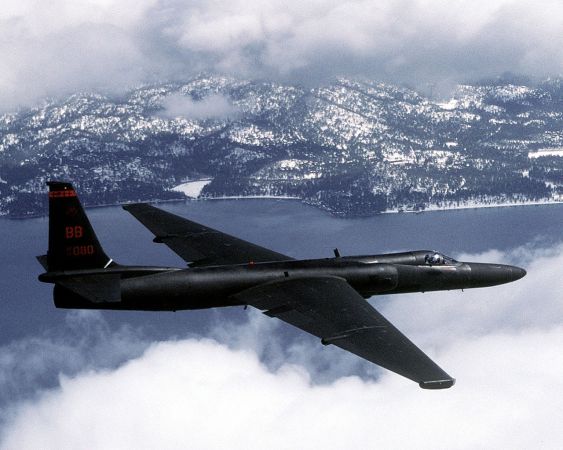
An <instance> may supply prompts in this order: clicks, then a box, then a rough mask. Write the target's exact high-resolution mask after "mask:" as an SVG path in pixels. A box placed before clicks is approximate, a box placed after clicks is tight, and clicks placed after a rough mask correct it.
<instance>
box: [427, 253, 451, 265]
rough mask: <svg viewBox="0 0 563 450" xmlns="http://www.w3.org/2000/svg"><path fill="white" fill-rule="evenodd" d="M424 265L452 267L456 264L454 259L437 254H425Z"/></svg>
mask: <svg viewBox="0 0 563 450" xmlns="http://www.w3.org/2000/svg"><path fill="white" fill-rule="evenodd" d="M424 263H425V264H427V265H429V266H453V265H455V264H458V262H457V261H456V260H455V259H453V258H450V257H449V256H446V255H444V254H443V253H439V252H431V253H427V254H426V255H425V256H424Z"/></svg>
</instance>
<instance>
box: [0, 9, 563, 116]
mask: <svg viewBox="0 0 563 450" xmlns="http://www.w3.org/2000/svg"><path fill="white" fill-rule="evenodd" d="M562 30H563V5H562V4H561V2H557V1H555V0H539V1H535V2H531V1H528V0H493V1H481V0H480V1H469V0H460V1H457V2H448V1H445V0H401V1H395V0H383V1H379V2H369V1H365V0H348V1H345V2H341V1H335V0H316V1H313V2H301V1H297V0H289V1H279V0H274V1H270V2H257V1H250V2H248V1H242V0H212V1H202V0H194V1H180V0H141V1H137V2H133V1H129V0H127V1H117V0H105V1H100V0H97V1H91V2H87V3H84V2H73V1H71V0H56V1H55V2H50V3H49V4H48V5H47V4H44V3H42V2H37V1H35V0H17V1H16V0H7V1H6V2H4V3H3V8H2V11H1V12H0V58H1V60H2V61H3V64H2V67H1V68H0V101H1V102H2V103H3V104H4V105H6V106H10V107H15V106H17V105H21V104H27V103H30V102H34V101H37V100H38V99H41V98H43V97H44V96H47V95H51V96H53V95H54V96H56V95H61V94H65V93H68V92H74V91H76V90H93V89H100V90H109V91H116V92H119V91H121V90H123V89H125V88H126V87H128V86H131V85H133V84H136V83H140V82H150V81H155V80H162V79H172V80H173V79H185V78H187V77H189V76H191V75H193V74H196V73H198V72H201V71H213V72H220V73H225V74H233V75H237V76H243V77H251V78H261V77H266V78H274V79H279V80H285V81H298V82H302V83H307V82H316V81H319V80H321V81H322V80H326V79H328V78H330V77H333V76H338V75H354V76H366V77H369V78H375V79H384V80H390V81H398V82H409V83H412V84H415V85H419V86H420V85H423V84H425V83H449V82H455V81H460V80H467V79H474V78H481V77H485V76H494V75H498V74H500V73H502V72H505V71H512V72H515V73H519V74H524V75H531V76H539V77H543V76H547V75H553V74H560V73H561V72H562V66H563V31H562Z"/></svg>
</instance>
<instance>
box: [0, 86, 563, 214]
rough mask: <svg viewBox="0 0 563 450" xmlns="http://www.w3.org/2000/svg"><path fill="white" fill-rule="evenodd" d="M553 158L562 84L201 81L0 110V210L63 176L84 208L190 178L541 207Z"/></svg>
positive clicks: (218, 185)
mask: <svg viewBox="0 0 563 450" xmlns="http://www.w3.org/2000/svg"><path fill="white" fill-rule="evenodd" d="M170 99H173V100H174V102H175V105H174V107H171V106H170V101H169V100H170ZM171 113H172V114H173V116H170V114H171ZM560 155H562V156H563V82H562V81H561V80H560V79H553V80H546V81H544V82H542V83H539V84H537V85H532V84H531V83H530V84H529V85H525V84H513V83H512V82H510V81H504V82H503V81H499V82H496V83H492V82H489V83H488V84H473V85H469V84H467V85H460V86H458V87H457V88H456V90H455V92H454V94H453V95H452V96H451V97H450V98H448V99H446V100H442V101H436V100H433V99H430V98H428V97H426V96H424V95H423V94H421V93H418V92H416V91H414V90H412V89H409V88H405V87H401V86H394V85H390V84H385V83H378V82H373V81H369V80H353V79H346V78H340V79H336V80H334V81H333V82H332V83H330V84H327V85H323V86H316V87H312V88H304V87H300V86H293V85H284V84H279V83H274V82H269V81H252V80H241V79H235V78H229V77H221V76H213V75H201V76H199V77H197V78H194V79H191V80H188V81H186V82H175V83H161V84H156V85H151V86H142V87H139V88H136V89H132V90H131V91H129V92H127V93H126V94H125V95H123V96H122V97H109V96H104V95H101V94H92V93H82V94H74V95H71V96H69V97H67V98H65V99H62V100H48V101H45V102H44V104H42V105H41V106H37V107H34V108H29V109H23V110H20V111H18V112H16V113H8V114H4V115H2V116H0V213H3V214H9V215H11V216H26V215H29V214H41V213H43V212H44V211H45V210H46V204H45V199H44V195H43V193H44V190H45V187H44V183H45V181H46V180H47V179H67V180H71V181H73V182H74V183H75V184H76V185H77V187H78V188H79V189H80V192H81V195H82V197H83V199H84V200H85V202H86V203H87V204H89V205H99V204H114V203H121V202H128V201H150V200H155V199H161V200H168V199H181V198H184V197H183V194H181V193H179V192H175V191H173V190H172V189H173V188H174V187H176V186H178V185H180V184H182V183H185V182H187V181H193V180H199V179H207V180H210V182H209V183H208V184H206V185H205V186H204V187H203V189H202V190H201V193H200V197H201V198H210V197H225V196H264V195H268V196H285V197H297V198H300V199H302V200H303V201H306V202H307V203H310V204H313V205H317V206H319V207H321V208H323V209H326V210H328V211H330V212H332V213H334V214H338V215H342V216H362V215H372V214H376V213H380V212H384V211H389V210H423V209H427V208H436V207H448V206H449V207H453V206H456V205H457V206H459V205H463V204H478V203H494V202H497V203H498V202H503V203H506V202H517V203H526V202H538V201H541V202H550V201H559V200H561V199H562V198H563V197H562V196H563V157H562V156H560Z"/></svg>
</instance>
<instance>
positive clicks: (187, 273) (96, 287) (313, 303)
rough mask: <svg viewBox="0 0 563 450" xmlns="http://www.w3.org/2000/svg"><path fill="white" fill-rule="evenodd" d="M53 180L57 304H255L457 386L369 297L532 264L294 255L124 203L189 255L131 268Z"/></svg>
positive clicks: (460, 285)
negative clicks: (178, 264) (174, 262)
mask: <svg viewBox="0 0 563 450" xmlns="http://www.w3.org/2000/svg"><path fill="white" fill-rule="evenodd" d="M47 184H48V185H49V250H48V252H47V254H46V255H43V256H39V257H38V259H39V261H40V262H41V264H42V265H43V266H44V267H45V270H46V272H45V273H43V274H41V275H40V276H39V280H41V281H43V282H46V283H53V284H54V285H55V287H54V293H53V296H54V302H55V306H56V307H58V308H87V309H118V310H144V311H176V310H183V309H200V308H214V307H219V306H235V305H244V306H247V305H251V306H253V307H255V308H258V309H260V310H262V311H263V312H264V314H266V315H268V316H270V317H277V318H278V319H281V320H283V321H284V322H287V323H289V324H291V325H294V326H296V327H297V328H300V329H302V330H304V331H306V332H308V333H311V334H313V335H314V336H317V337H318V338H320V339H321V342H322V343H323V344H324V345H329V344H333V345H336V346H338V347H340V348H342V349H344V350H348V351H349V352H352V353H354V354H356V355H358V356H360V357H362V358H365V359H367V360H368V361H371V362H372V363H375V364H378V365H380V366H382V367H385V368H386V369H389V370H391V371H393V372H396V373H398V374H400V375H402V376H404V377H407V378H409V379H411V380H413V381H416V382H417V383H419V385H420V387H422V388H425V389H443V388H449V387H451V386H453V384H454V382H455V380H454V379H453V378H452V377H450V376H449V375H448V374H447V373H446V372H444V371H443V370H442V369H441V368H440V367H438V365H436V364H435V363H434V362H433V361H432V360H431V359H430V358H429V357H428V356H426V355H425V354H424V353H423V352H422V351H421V350H420V349H419V348H418V347H416V346H415V345H414V344H413V343H412V342H411V341H410V340H409V339H408V338H407V337H406V336H404V335H403V334H402V333H401V332H400V331H399V330H398V329H397V328H395V327H394V326H393V325H392V324H391V323H390V322H389V321H388V320H387V319H385V317H383V316H382V315H381V314H380V313H379V312H378V311H377V310H375V309H374V308H373V306H371V305H370V304H369V303H368V302H367V301H366V299H367V298H369V297H371V296H372V295H377V294H398V293H404V292H426V291H437V290H448V289H466V288H476V287H485V286H494V285H497V284H502V283H508V282H511V281H515V280H518V279H519V278H522V277H523V276H524V275H525V274H526V271H525V270H523V269H520V268H518V267H514V266H507V265H501V264H482V263H465V262H458V261H455V260H454V259H452V258H449V257H447V256H444V255H442V254H441V253H438V252H435V251H426V250H422V251H412V252H404V253H390V254H384V255H371V256H340V254H339V253H338V250H335V251H334V253H335V254H334V258H326V259H312V260H295V259H292V258H290V257H289V256H285V255H282V254H281V253H277V252H274V251H272V250H269V249H267V248H264V247H260V246H258V245H255V244H251V243H250V242H246V241H243V240H242V239H238V238H236V237H233V236H229V235H228V234H225V233H222V232H220V231H217V230H214V229H212V228H209V227H206V226H204V225H200V224H198V223H195V222H192V221H190V220H187V219H184V218H182V217H179V216H176V215H174V214H171V213H168V212H165V211H162V210H160V209H158V208H155V207H153V206H150V205H147V204H144V203H138V204H130V205H126V206H124V207H123V208H124V209H125V210H126V211H128V212H130V213H131V214H133V215H134V216H135V217H136V218H137V219H138V220H140V221H141V222H142V223H143V225H145V226H146V227H147V228H148V229H149V230H150V231H151V232H152V233H153V234H154V235H155V238H154V242H158V243H164V244H166V245H167V246H168V247H170V248H171V249H172V250H173V251H174V252H176V253H177V254H178V255H179V256H180V257H182V258H183V259H184V260H185V261H186V262H188V268H173V267H144V266H142V267H141V266H124V265H120V264H117V263H116V262H114V261H113V260H112V259H111V258H110V257H108V256H107V255H106V254H105V252H104V250H103V249H102V247H101V245H100V243H99V242H98V239H97V237H96V235H95V233H94V230H93V229H92V226H91V225H90V222H89V220H88V218H87V217H86V214H85V212H84V210H83V208H82V206H81V204H80V202H79V200H78V197H77V195H76V191H75V190H74V189H73V187H72V185H71V184H70V183H64V182H55V181H51V182H48V183H47Z"/></svg>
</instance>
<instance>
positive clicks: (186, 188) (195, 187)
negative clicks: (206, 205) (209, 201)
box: [171, 178, 211, 198]
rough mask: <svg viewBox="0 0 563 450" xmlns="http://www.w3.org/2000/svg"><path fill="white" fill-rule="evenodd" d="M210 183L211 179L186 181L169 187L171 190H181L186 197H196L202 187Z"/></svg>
mask: <svg viewBox="0 0 563 450" xmlns="http://www.w3.org/2000/svg"><path fill="white" fill-rule="evenodd" d="M209 183H211V179H210V178H207V179H204V180H196V181H188V182H187V183H182V184H179V185H178V186H175V187H173V188H172V189H171V191H176V192H183V193H184V195H185V196H186V197H190V198H197V197H199V194H201V191H202V189H203V188H204V187H205V186H206V185H208V184H209Z"/></svg>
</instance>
